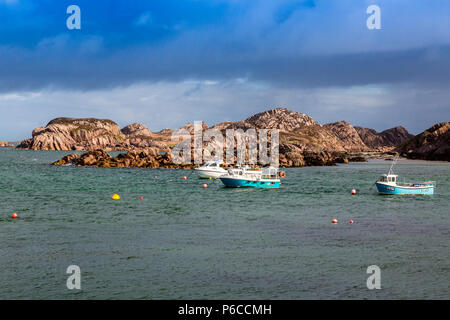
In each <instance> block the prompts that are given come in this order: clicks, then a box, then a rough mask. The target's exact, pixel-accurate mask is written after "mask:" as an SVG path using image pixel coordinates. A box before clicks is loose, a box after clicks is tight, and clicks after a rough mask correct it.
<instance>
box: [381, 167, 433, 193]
mask: <svg viewBox="0 0 450 320" xmlns="http://www.w3.org/2000/svg"><path fill="white" fill-rule="evenodd" d="M396 162H397V158H395V159H394V161H393V162H392V165H391V168H390V169H389V172H388V173H387V174H382V175H381V176H380V178H379V179H378V181H377V182H375V185H376V186H377V189H378V193H379V194H384V195H389V194H390V195H407V194H426V195H431V194H434V189H435V188H436V181H426V182H399V181H398V175H396V174H394V172H393V171H392V168H393V167H394V165H395V163H396Z"/></svg>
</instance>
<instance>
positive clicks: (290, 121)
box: [213, 108, 318, 132]
mask: <svg viewBox="0 0 450 320" xmlns="http://www.w3.org/2000/svg"><path fill="white" fill-rule="evenodd" d="M310 125H318V123H317V122H316V121H315V120H314V119H313V118H311V117H310V116H308V115H306V114H304V113H298V112H294V111H291V110H288V109H286V108H276V109H272V110H267V111H264V112H260V113H257V114H255V115H253V116H251V117H248V118H247V119H245V120H242V121H237V122H232V121H226V122H222V123H219V124H217V125H215V126H214V127H213V128H214V129H218V130H225V129H244V130H245V129H249V128H254V129H279V130H280V131H283V132H291V131H294V130H296V129H298V128H301V127H304V126H310Z"/></svg>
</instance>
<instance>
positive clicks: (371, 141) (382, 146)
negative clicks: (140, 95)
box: [355, 126, 414, 152]
mask: <svg viewBox="0 0 450 320" xmlns="http://www.w3.org/2000/svg"><path fill="white" fill-rule="evenodd" d="M355 130H356V131H357V132H358V134H359V136H360V137H361V139H362V141H363V142H364V143H365V144H366V145H367V146H368V147H369V148H371V149H373V150H378V151H385V152H386V151H392V150H394V149H395V148H396V147H398V146H400V145H401V144H402V143H404V142H405V141H407V140H409V139H411V138H412V137H414V136H413V135H412V134H410V133H409V132H408V130H406V129H405V128H404V127H402V126H398V127H395V128H391V129H387V130H384V131H382V132H377V131H376V130H373V129H368V128H363V127H355Z"/></svg>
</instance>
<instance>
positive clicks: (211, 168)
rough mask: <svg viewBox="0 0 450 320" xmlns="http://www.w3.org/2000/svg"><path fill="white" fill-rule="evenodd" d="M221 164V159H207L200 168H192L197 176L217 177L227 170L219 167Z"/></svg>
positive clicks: (203, 177) (204, 177)
mask: <svg viewBox="0 0 450 320" xmlns="http://www.w3.org/2000/svg"><path fill="white" fill-rule="evenodd" d="M222 164H223V161H221V160H214V161H207V162H206V163H205V164H204V165H203V166H201V167H200V168H195V169H194V170H195V171H196V172H197V173H198V176H199V178H202V179H210V178H212V179H217V178H219V177H220V176H223V175H224V174H227V172H228V171H227V170H226V169H224V168H223V167H221V165H222Z"/></svg>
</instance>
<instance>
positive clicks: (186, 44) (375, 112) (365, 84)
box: [0, 0, 450, 141]
mask: <svg viewBox="0 0 450 320" xmlns="http://www.w3.org/2000/svg"><path fill="white" fill-rule="evenodd" d="M373 4H375V5H377V6H379V8H380V12H381V15H380V21H381V29H373V30H369V29H368V27H367V24H366V20H367V19H368V18H369V17H370V16H371V14H368V13H367V12H366V10H367V8H368V7H369V6H370V5H373ZM70 5H77V6H78V7H79V8H80V12H81V29H72V30H70V29H68V27H67V25H66V20H67V19H68V18H69V17H70V16H71V13H69V14H68V13H67V8H68V7H69V6H70ZM275 107H286V108H288V109H291V110H294V111H297V112H302V113H306V114H308V115H310V116H312V117H313V118H314V119H316V121H318V122H319V123H322V124H325V123H328V122H334V121H339V120H346V121H348V122H350V123H351V124H353V125H355V126H364V127H369V128H374V129H376V130H378V131H382V130H385V129H388V128H391V127H394V126H397V125H402V126H404V127H405V128H407V129H408V130H409V131H410V132H411V133H414V134H418V133H420V132H422V131H423V130H425V129H427V128H428V127H430V126H431V125H433V124H435V123H437V122H441V121H450V1H448V0H428V1H422V0H373V1H372V0H339V1H337V0H240V1H238V0H152V1H145V0H134V1H123V0H122V1H118V0H96V1H89V0H70V1H65V0H58V1H55V0H39V1H38V0H35V1H31V0H0V114H1V116H0V140H10V141H13V140H21V139H24V138H28V137H30V136H31V131H32V130H33V129H34V128H36V127H41V126H45V125H46V124H47V123H48V122H49V121H50V120H51V119H53V118H55V117H61V116H65V117H98V118H108V119H111V120H114V121H115V122H117V123H118V124H119V125H120V126H121V127H122V126H125V125H127V124H130V123H134V122H140V123H143V124H145V125H147V126H148V127H149V128H150V130H152V131H159V130H161V129H163V128H178V127H181V126H183V125H184V124H186V123H187V122H193V121H195V120H199V121H205V122H206V123H207V124H209V125H213V124H215V123H219V122H222V121H237V120H242V119H245V118H247V117H249V116H250V115H252V114H255V113H257V112H261V111H264V110H267V109H271V108H275Z"/></svg>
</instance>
